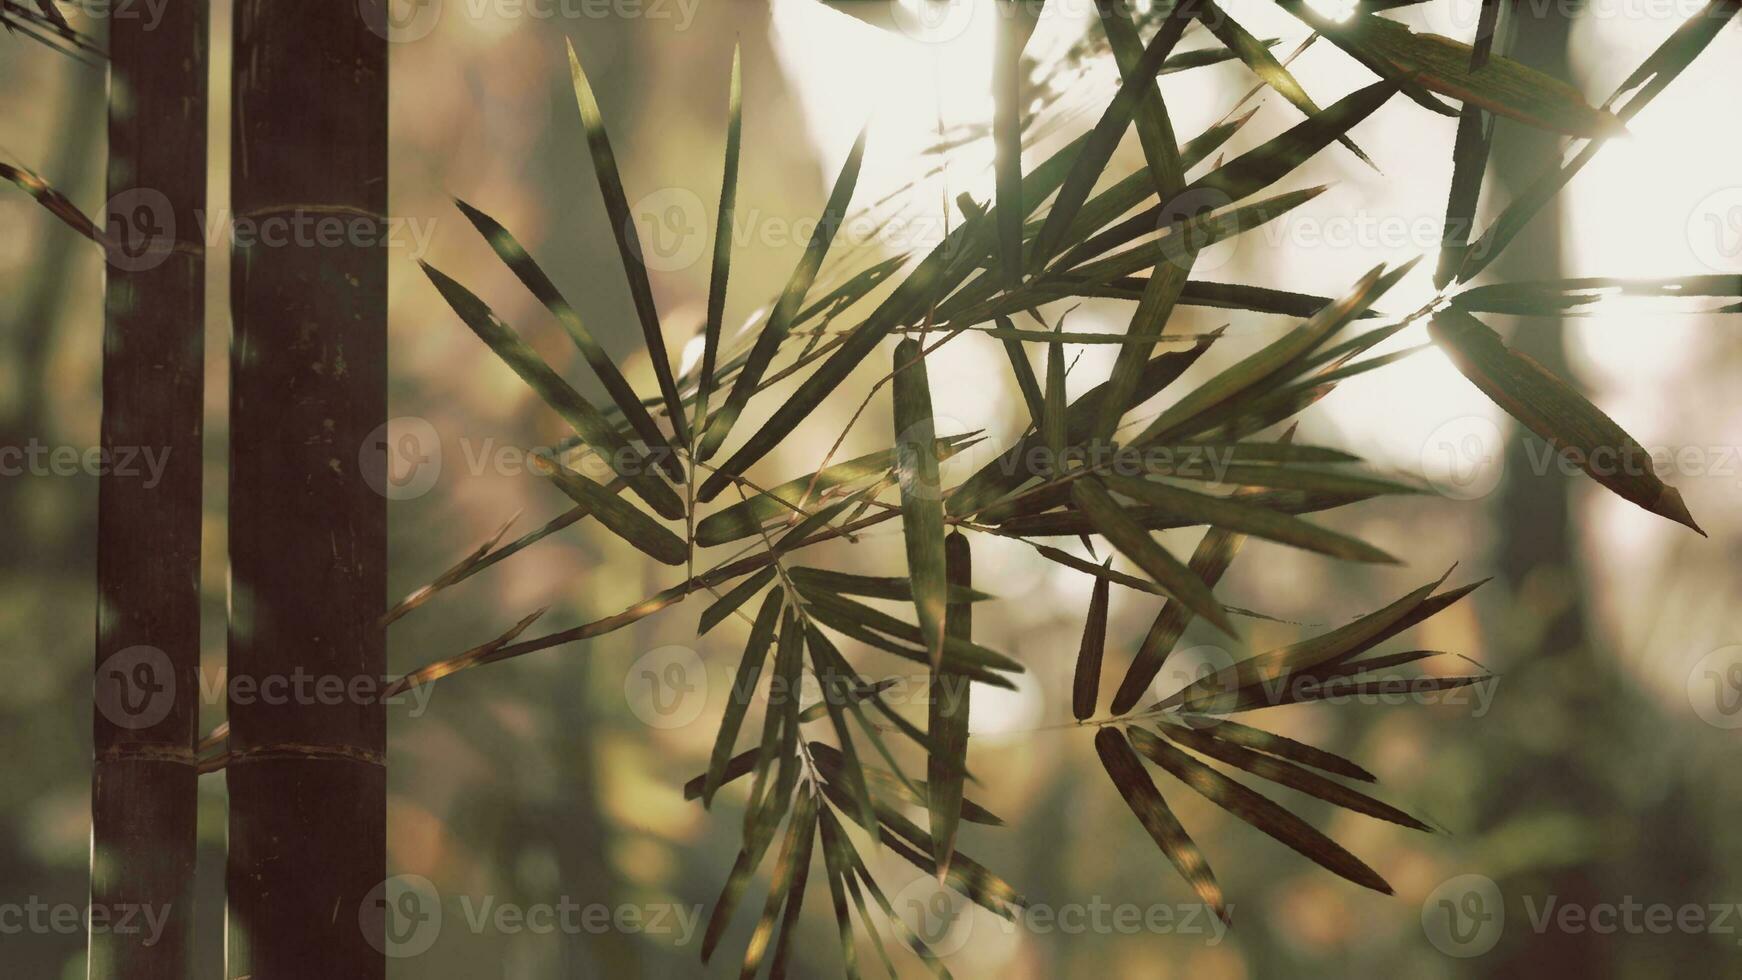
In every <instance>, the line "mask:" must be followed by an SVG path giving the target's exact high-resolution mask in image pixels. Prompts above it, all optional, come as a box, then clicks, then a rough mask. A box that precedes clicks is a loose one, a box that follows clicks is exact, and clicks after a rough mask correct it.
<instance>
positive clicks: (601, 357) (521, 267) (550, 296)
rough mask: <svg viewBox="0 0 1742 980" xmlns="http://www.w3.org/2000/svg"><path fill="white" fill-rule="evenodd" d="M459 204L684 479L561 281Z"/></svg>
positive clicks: (497, 227) (492, 222) (666, 464)
mask: <svg viewBox="0 0 1742 980" xmlns="http://www.w3.org/2000/svg"><path fill="white" fill-rule="evenodd" d="M454 204H456V205H457V206H458V207H459V209H460V211H461V213H463V214H464V215H465V216H466V220H468V221H470V222H471V223H472V227H474V228H476V229H478V233H479V234H481V235H483V236H484V240H485V241H486V242H489V243H490V248H491V250H492V251H494V252H495V253H496V256H497V258H500V259H501V260H502V262H503V264H504V265H507V266H508V268H509V269H510V270H512V271H513V273H514V275H515V277H516V278H518V279H519V280H520V281H521V283H523V284H524V285H525V286H526V288H527V290H529V291H530V292H531V293H532V295H534V296H536V297H537V298H538V301H539V302H540V303H543V304H544V307H545V309H547V310H549V311H550V312H551V315H552V316H554V317H556V319H557V322H558V323H560V324H562V328H563V331H564V332H565V333H567V334H568V335H569V339H570V340H572V341H574V344H575V347H576V349H578V350H579V351H580V352H581V356H582V357H584V358H586V361H587V364H588V365H589V366H591V367H592V369H593V373H594V374H595V375H597V376H598V378H599V381H600V383H601V384H603V385H604V386H605V390H606V391H607V392H608V393H610V395H611V401H612V402H613V403H614V404H615V405H616V406H617V410H618V411H619V412H622V413H623V418H624V419H625V420H626V421H627V422H628V423H629V425H630V427H631V428H633V429H634V430H635V433H636V435H639V436H640V437H641V439H642V441H643V442H645V443H646V444H647V447H648V449H649V450H652V451H653V452H654V454H655V456H656V457H657V458H658V459H659V460H660V463H661V466H662V468H664V469H665V471H666V472H668V473H670V474H671V475H672V477H673V478H674V479H678V480H681V479H683V467H682V466H680V465H679V464H678V462H677V457H676V455H675V454H674V452H673V450H672V446H671V443H669V442H668V441H666V438H665V433H663V432H661V431H660V430H659V426H658V425H656V424H655V423H654V421H653V416H651V415H649V414H647V409H646V408H645V407H644V406H643V405H642V404H641V399H640V397H639V396H637V395H636V394H635V389H633V388H631V387H629V382H628V381H626V380H624V378H623V375H622V373H621V372H619V371H618V370H617V365H616V364H614V363H612V361H611V357H610V355H609V354H607V353H605V349H604V348H603V347H601V346H599V342H598V341H597V340H595V339H593V335H592V332H591V331H589V330H588V329H587V326H586V324H585V323H584V322H582V320H581V315H580V314H579V313H577V312H576V311H575V308H574V307H573V306H571V305H569V301H568V300H567V299H566V298H564V296H563V294H562V292H561V291H560V290H558V289H557V287H556V284H555V283H553V282H551V280H550V277H549V276H547V275H545V272H544V270H543V269H542V268H540V267H539V265H538V263H537V262H536V261H535V260H534V259H533V258H532V256H531V255H530V254H528V252H527V251H526V249H525V248H524V247H522V246H521V244H520V242H519V241H517V240H516V239H515V237H514V235H513V234H512V233H510V232H509V231H508V229H507V228H504V227H502V224H501V223H500V222H498V221H497V220H496V219H495V218H492V217H490V216H489V215H487V214H485V213H484V212H482V211H480V210H478V209H477V208H474V207H472V206H471V205H470V204H467V203H466V202H465V201H462V200H460V199H459V198H455V199H454Z"/></svg>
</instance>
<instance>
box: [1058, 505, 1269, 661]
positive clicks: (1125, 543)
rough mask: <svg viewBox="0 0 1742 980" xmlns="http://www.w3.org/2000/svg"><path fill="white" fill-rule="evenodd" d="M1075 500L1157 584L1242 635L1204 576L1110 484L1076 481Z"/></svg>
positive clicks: (1218, 624) (1098, 528)
mask: <svg viewBox="0 0 1742 980" xmlns="http://www.w3.org/2000/svg"><path fill="white" fill-rule="evenodd" d="M1071 501H1072V502H1073V503H1074V504H1076V506H1077V509H1079V510H1081V511H1082V512H1083V514H1084V516H1086V517H1087V518H1088V519H1089V523H1090V524H1092V525H1094V528H1095V530H1096V531H1098V532H1099V533H1100V534H1101V535H1102V536H1103V537H1105V538H1106V539H1107V543H1109V544H1111V545H1112V546H1113V547H1114V548H1115V549H1117V550H1118V551H1119V553H1120V554H1122V555H1124V556H1125V557H1127V558H1129V559H1131V560H1132V561H1133V562H1135V563H1136V564H1137V567H1139V568H1141V569H1143V571H1144V574H1146V575H1148V576H1149V577H1150V578H1152V579H1154V580H1155V582H1156V584H1157V585H1160V586H1161V587H1162V588H1164V589H1166V590H1167V591H1168V593H1169V594H1171V595H1172V596H1174V597H1175V598H1177V599H1179V600H1180V601H1181V602H1183V603H1185V604H1186V606H1187V607H1188V608H1190V609H1191V610H1192V611H1193V612H1195V613H1197V614H1198V615H1199V616H1202V617H1204V618H1205V619H1207V620H1209V621H1210V622H1211V623H1212V624H1214V625H1215V627H1216V628H1217V629H1219V630H1221V631H1222V632H1224V633H1226V634H1228V635H1229V636H1236V635H1238V634H1236V633H1235V632H1234V624H1233V622H1232V621H1230V620H1229V619H1228V613H1227V611H1226V610H1224V609H1223V608H1222V605H1221V603H1219V602H1217V601H1216V597H1215V596H1214V595H1212V594H1211V593H1210V589H1209V587H1208V586H1206V585H1205V584H1204V581H1203V579H1200V578H1198V577H1197V576H1196V575H1193V574H1192V573H1191V571H1190V570H1188V569H1187V568H1186V566H1184V565H1182V564H1180V562H1179V559H1177V558H1175V557H1173V555H1171V554H1169V553H1168V552H1167V549H1165V548H1163V547H1162V546H1161V545H1159V544H1156V543H1155V539H1153V538H1151V537H1150V536H1149V532H1148V531H1145V530H1144V529H1143V528H1141V527H1139V526H1138V525H1137V524H1136V523H1135V522H1133V521H1132V520H1131V519H1130V518H1129V517H1127V516H1126V515H1125V512H1124V511H1123V510H1122V509H1120V507H1119V505H1118V504H1117V503H1115V502H1114V500H1113V498H1112V496H1111V495H1110V494H1108V493H1107V490H1106V488H1105V487H1104V486H1102V485H1101V484H1100V483H1099V482H1098V481H1096V480H1095V478H1093V477H1085V478H1083V479H1080V480H1077V481H1075V482H1073V483H1072V484H1071Z"/></svg>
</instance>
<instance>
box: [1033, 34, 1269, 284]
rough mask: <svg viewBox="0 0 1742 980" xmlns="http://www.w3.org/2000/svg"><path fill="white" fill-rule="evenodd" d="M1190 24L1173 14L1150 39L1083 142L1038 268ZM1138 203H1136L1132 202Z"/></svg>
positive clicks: (1039, 242) (1043, 234)
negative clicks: (1086, 139)
mask: <svg viewBox="0 0 1742 980" xmlns="http://www.w3.org/2000/svg"><path fill="white" fill-rule="evenodd" d="M1190 23H1191V22H1190V20H1188V19H1186V18H1184V17H1174V16H1169V17H1168V19H1167V20H1166V21H1164V22H1163V23H1162V25H1161V27H1160V28H1159V29H1157V31H1156V33H1155V36H1154V37H1153V38H1151V39H1150V42H1149V45H1148V46H1147V47H1145V48H1144V49H1143V54H1142V56H1141V57H1140V58H1138V59H1137V62H1136V63H1135V64H1134V65H1133V66H1132V69H1131V72H1130V73H1129V74H1127V75H1126V76H1125V77H1124V79H1123V80H1122V81H1121V83H1120V85H1119V90H1118V91H1117V92H1115V93H1114V94H1113V101H1111V102H1109V103H1108V104H1107V108H1106V109H1105V110H1104V111H1103V112H1102V113H1101V117H1100V119H1099V120H1098V121H1096V123H1095V128H1094V129H1093V130H1091V131H1090V133H1089V138H1088V141H1087V142H1086V143H1084V144H1083V150H1082V152H1081V153H1079V154H1078V155H1077V158H1076V161H1075V162H1074V163H1072V164H1071V170H1070V174H1069V175H1068V176H1066V177H1065V182H1064V185H1063V186H1061V187H1060V188H1059V192H1058V196H1057V197H1056V198H1055V199H1054V200H1053V205H1052V209H1051V210H1050V211H1048V212H1047V215H1046V222H1045V224H1043V225H1042V226H1041V229H1040V235H1039V237H1038V238H1036V239H1035V244H1034V256H1033V259H1032V260H1031V264H1032V265H1033V266H1034V267H1035V268H1041V267H1044V266H1045V265H1046V264H1047V263H1048V262H1049V261H1051V260H1052V258H1053V256H1055V255H1057V254H1058V252H1059V248H1060V246H1061V245H1062V244H1063V242H1064V240H1065V235H1066V233H1067V232H1068V231H1069V230H1070V229H1071V225H1072V222H1073V221H1074V220H1075V219H1076V218H1077V216H1078V214H1079V213H1081V212H1082V210H1083V204H1084V202H1086V201H1087V200H1088V198H1089V192H1090V191H1092V190H1094V188H1095V184H1096V182H1097V181H1099V180H1100V179H1101V175H1102V174H1103V173H1105V172H1106V170H1107V164H1108V163H1109V162H1110V161H1111V160H1112V159H1113V151H1114V150H1116V149H1117V148H1118V146H1119V141H1120V140H1121V139H1123V138H1124V136H1125V131H1126V130H1127V129H1128V128H1130V126H1131V117H1132V114H1133V113H1134V112H1135V110H1136V108H1137V102H1138V100H1139V98H1140V97H1141V96H1142V95H1143V94H1144V93H1145V92H1148V91H1150V90H1152V89H1153V88H1154V87H1155V76H1156V73H1157V71H1158V70H1159V69H1160V67H1161V65H1162V64H1163V63H1165V62H1166V61H1167V59H1168V56H1169V54H1171V53H1172V51H1173V48H1174V45H1176V44H1177V43H1179V39H1180V35H1181V34H1182V33H1184V31H1185V29H1186V26H1187V25H1188V24H1190ZM1242 121H1243V120H1242ZM1145 185H1146V186H1148V187H1153V186H1154V181H1153V180H1149V179H1148V177H1147V174H1145ZM1135 203H1136V201H1133V202H1132V204H1135ZM1129 206H1130V205H1127V207H1129ZM1120 210H1124V209H1123V208H1121V209H1120Z"/></svg>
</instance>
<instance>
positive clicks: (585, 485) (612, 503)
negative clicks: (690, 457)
mask: <svg viewBox="0 0 1742 980" xmlns="http://www.w3.org/2000/svg"><path fill="white" fill-rule="evenodd" d="M544 468H545V467H544V466H540V467H539V469H541V470H542V469H544ZM548 470H549V472H548V473H546V475H547V476H549V477H550V479H551V482H552V483H555V484H556V485H557V488H558V489H559V490H561V491H562V492H563V493H566V494H568V495H569V499H570V500H573V501H574V502H575V503H577V504H580V505H581V506H582V507H585V508H587V509H588V510H589V511H592V513H593V515H594V516H595V517H597V518H598V519H599V523H600V524H602V525H604V527H605V529H606V530H608V531H610V532H611V533H612V534H615V535H617V536H618V537H620V538H622V539H623V540H625V541H627V542H629V543H630V544H632V545H634V546H635V547H636V548H638V549H639V550H641V551H642V552H644V553H645V554H647V555H649V556H651V557H653V558H655V559H657V560H659V561H662V562H665V563H666V564H667V565H682V564H683V563H684V562H686V561H688V560H689V554H690V549H689V545H687V544H685V543H684V540H683V539H682V538H680V537H678V536H677V535H675V534H673V533H671V532H670V531H668V530H666V529H665V528H664V527H662V526H661V525H660V524H659V522H658V521H655V520H654V519H653V518H651V517H648V516H647V515H646V514H643V513H642V512H641V511H640V510H637V509H636V508H635V506H634V505H632V504H630V503H628V502H626V501H624V500H623V498H621V497H619V496H617V495H616V494H614V493H611V492H610V491H608V490H606V489H605V488H604V487H602V486H600V485H598V484H597V483H594V482H593V481H592V480H589V479H587V478H586V477H584V476H582V475H581V474H579V473H576V472H575V471H574V470H571V469H569V468H568V467H566V466H564V465H563V464H561V463H558V462H556V461H554V460H551V461H549V462H548Z"/></svg>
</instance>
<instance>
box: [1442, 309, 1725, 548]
mask: <svg viewBox="0 0 1742 980" xmlns="http://www.w3.org/2000/svg"><path fill="white" fill-rule="evenodd" d="M1428 332H1429V334H1430V335H1431V336H1432V337H1433V339H1434V341H1435V342H1436V343H1438V344H1439V345H1440V347H1441V348H1442V349H1444V350H1445V352H1446V354H1447V355H1448V356H1449V357H1450V358H1451V360H1452V363H1453V364H1454V365H1456V367H1457V368H1458V370H1459V371H1460V372H1461V373H1462V374H1463V375H1464V377H1466V378H1469V379H1470V382H1471V383H1472V384H1474V385H1475V386H1476V387H1477V388H1480V389H1481V390H1482V393H1483V394H1485V395H1487V396H1488V397H1489V398H1491V399H1493V401H1494V404H1496V405H1499V406H1500V407H1501V408H1503V409H1505V410H1506V413H1507V414H1508V415H1511V416H1512V417H1513V418H1515V419H1517V420H1518V421H1519V422H1521V423H1523V424H1524V426H1525V427H1526V428H1528V429H1530V431H1532V432H1534V433H1536V434H1537V435H1538V436H1541V437H1542V438H1543V439H1545V440H1547V441H1548V443H1549V444H1550V445H1551V446H1553V447H1554V448H1555V449H1556V450H1557V451H1558V452H1559V454H1560V455H1561V456H1562V457H1563V458H1565V459H1567V460H1570V461H1571V462H1573V463H1575V464H1577V465H1578V466H1579V467H1580V468H1582V469H1584V471H1585V472H1586V473H1588V474H1590V476H1591V479H1593V480H1596V481H1597V482H1598V483H1600V484H1602V485H1603V486H1605V487H1607V488H1609V489H1610V490H1611V491H1613V492H1614V493H1615V494H1616V495H1617V496H1619V497H1621V498H1622V499H1623V500H1627V501H1630V502H1632V503H1634V504H1637V505H1638V506H1640V507H1642V508H1644V509H1645V510H1647V511H1650V512H1651V513H1653V514H1657V515H1658V516H1660V517H1667V518H1669V519H1670V520H1672V521H1675V522H1676V523H1677V524H1683V525H1686V526H1687V527H1689V528H1692V529H1693V530H1694V531H1697V532H1698V533H1700V534H1701V535H1704V534H1705V533H1706V532H1704V531H1701V530H1700V526H1699V525H1698V524H1696V523H1694V518H1693V515H1692V514H1690V513H1688V509H1687V505H1686V504H1684V503H1683V502H1682V497H1681V493H1680V491H1678V490H1676V488H1674V487H1672V486H1670V485H1668V484H1667V483H1664V482H1663V480H1662V479H1661V478H1659V477H1658V475H1657V472H1656V470H1655V468H1654V465H1653V463H1652V459H1651V453H1650V452H1648V451H1647V450H1646V449H1645V448H1644V447H1643V446H1641V445H1640V444H1639V443H1638V442H1637V441H1635V440H1634V438H1633V437H1632V436H1630V435H1628V434H1627V432H1626V431H1625V430H1624V429H1622V428H1621V427H1620V426H1619V425H1617V424H1615V421H1614V420H1613V419H1611V418H1610V417H1609V416H1607V415H1605V414H1603V412H1602V410H1601V409H1599V408H1597V406H1595V405H1593V404H1591V402H1590V401H1589V400H1588V399H1586V398H1585V396H1584V395H1581V394H1580V393H1579V391H1578V389H1576V388H1574V387H1573V386H1572V385H1569V384H1567V383H1566V382H1565V381H1563V380H1561V379H1560V378H1559V377H1557V376H1556V375H1555V374H1553V373H1552V372H1550V371H1549V370H1547V369H1546V368H1544V367H1543V366H1542V365H1540V364H1538V363H1536V361H1534V360H1532V359H1530V358H1529V357H1526V356H1525V355H1523V354H1520V353H1518V352H1516V351H1514V350H1512V349H1511V348H1509V347H1507V346H1506V343H1505V341H1502V340H1501V339H1500V335H1499V334H1497V333H1495V332H1494V331H1493V330H1492V329H1490V328H1489V327H1488V325H1487V324H1485V323H1483V322H1482V321H1480V320H1478V319H1476V318H1475V317H1473V316H1471V315H1469V314H1468V313H1464V312H1462V311H1461V310H1457V309H1451V308H1448V309H1445V310H1442V311H1441V312H1439V313H1437V314H1435V315H1434V317H1433V319H1432V320H1431V321H1430V322H1429V324H1428Z"/></svg>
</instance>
